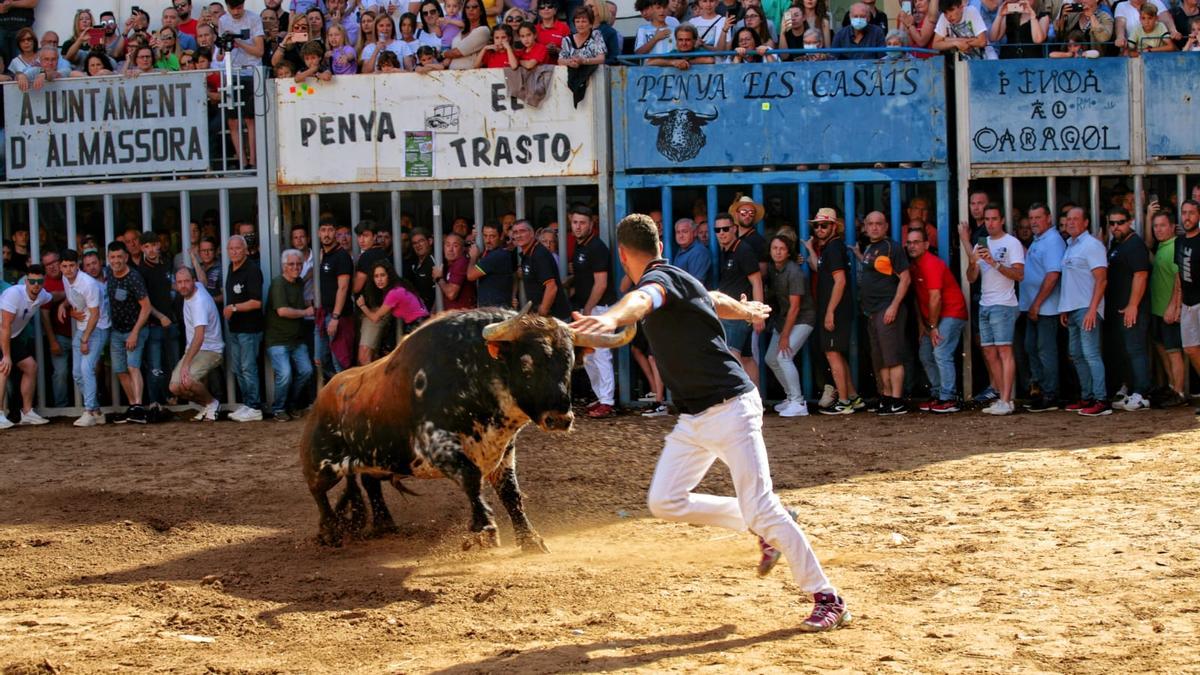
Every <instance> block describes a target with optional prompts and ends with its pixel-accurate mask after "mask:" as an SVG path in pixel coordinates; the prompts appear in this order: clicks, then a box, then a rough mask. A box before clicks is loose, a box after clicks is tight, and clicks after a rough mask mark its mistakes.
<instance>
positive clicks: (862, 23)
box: [850, 16, 867, 30]
mask: <svg viewBox="0 0 1200 675" xmlns="http://www.w3.org/2000/svg"><path fill="white" fill-rule="evenodd" d="M850 26H851V27H853V28H854V30H862V29H864V28H866V27H867V20H866V19H864V18H862V17H861V16H855V17H852V18H851V19H850Z"/></svg>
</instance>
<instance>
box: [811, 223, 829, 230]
mask: <svg viewBox="0 0 1200 675" xmlns="http://www.w3.org/2000/svg"><path fill="white" fill-rule="evenodd" d="M831 227H833V223H813V229H814V230H828V229H829V228H831Z"/></svg>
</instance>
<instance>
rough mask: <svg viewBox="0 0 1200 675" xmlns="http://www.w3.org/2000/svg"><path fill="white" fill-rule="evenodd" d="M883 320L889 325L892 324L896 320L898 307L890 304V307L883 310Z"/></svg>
mask: <svg viewBox="0 0 1200 675" xmlns="http://www.w3.org/2000/svg"><path fill="white" fill-rule="evenodd" d="M883 322H884V323H885V324H887V325H889V326H890V325H892V324H893V323H895V322H896V308H895V307H894V306H892V305H888V308H887V309H885V310H883Z"/></svg>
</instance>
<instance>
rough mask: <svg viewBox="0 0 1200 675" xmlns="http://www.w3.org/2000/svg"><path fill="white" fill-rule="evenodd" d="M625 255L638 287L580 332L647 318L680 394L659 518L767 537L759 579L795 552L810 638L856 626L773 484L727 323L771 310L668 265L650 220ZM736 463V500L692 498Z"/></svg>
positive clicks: (661, 475) (655, 491)
mask: <svg viewBox="0 0 1200 675" xmlns="http://www.w3.org/2000/svg"><path fill="white" fill-rule="evenodd" d="M617 253H618V256H619V257H620V260H621V266H622V267H624V268H625V271H626V273H627V274H628V275H629V277H630V279H631V280H632V281H633V283H634V290H633V291H632V292H630V293H629V294H627V295H626V296H625V297H624V298H623V299H622V300H621V301H620V302H618V303H617V304H616V305H614V306H613V307H612V308H610V309H609V310H608V311H607V312H604V313H603V314H598V315H596V316H588V317H585V316H583V315H581V314H579V313H576V314H575V315H574V318H575V322H574V323H572V324H571V327H572V328H573V329H575V330H577V331H580V332H584V333H596V334H602V333H610V332H612V331H614V330H616V328H617V327H619V326H628V325H630V324H632V323H634V322H636V321H639V320H640V321H642V325H643V328H644V329H645V331H646V337H647V339H648V340H649V341H650V347H651V350H652V351H654V353H655V354H662V356H660V357H659V362H658V365H659V370H660V372H661V373H662V377H663V380H664V381H665V382H666V383H667V386H668V387H669V388H670V390H671V391H672V392H673V393H674V394H675V403H676V404H677V405H678V407H679V411H680V413H681V414H680V416H679V421H678V423H677V424H676V425H675V429H674V430H673V431H672V432H671V433H670V434H669V435H668V436H667V440H666V446H665V447H664V448H663V453H662V456H661V457H660V458H659V460H658V467H657V468H656V469H655V471H654V479H653V480H652V481H651V483H650V494H649V498H648V502H649V506H650V512H651V513H653V514H654V515H655V516H656V517H658V518H663V519H665V520H677V521H683V522H689V523H695V524H700V525H715V526H718V527H725V528H728V529H731V530H736V531H739V532H743V531H746V530H747V529H749V530H750V531H752V532H755V533H757V534H758V535H759V545H760V546H761V548H762V553H763V556H762V561H761V562H760V563H759V566H758V571H759V574H760V575H765V574H766V573H767V572H769V571H770V570H771V568H772V567H774V566H775V563H776V562H778V561H779V558H780V556H782V555H786V556H787V559H788V563H789V564H790V565H791V568H792V576H793V577H794V578H795V580H796V584H797V585H798V586H800V588H801V590H802V591H804V592H805V593H812V594H813V596H814V600H815V602H816V605H815V607H814V608H813V611H812V614H811V615H810V616H809V617H808V618H807V619H805V620H804V622H803V623H802V624H800V629H801V630H803V631H805V632H818V631H826V630H832V629H834V628H837V627H839V626H842V625H845V624H847V623H849V622H850V612H849V611H848V610H847V609H846V603H845V601H843V600H842V598H841V597H839V596H838V594H837V591H836V589H834V587H833V585H832V584H831V583H829V579H828V578H826V576H825V573H824V572H823V571H822V570H821V564H820V563H819V562H818V561H817V557H816V555H815V554H814V553H813V550H812V547H811V546H809V543H808V539H807V538H806V537H805V536H804V532H803V531H802V530H801V529H800V526H799V525H797V524H796V522H795V520H794V519H793V518H792V517H791V516H790V515H789V513H788V512H787V511H786V510H785V509H784V507H783V504H781V503H780V501H779V497H778V496H777V495H776V494H775V493H774V490H773V488H772V485H771V472H770V468H769V467H768V466H767V449H766V445H765V444H764V443H763V437H762V414H763V409H762V401H761V400H760V399H759V396H758V391H757V390H756V389H755V387H754V385H753V384H752V383H751V382H750V378H749V377H748V376H747V375H746V371H745V370H743V369H742V366H741V364H740V363H739V362H738V359H737V358H735V357H734V356H733V355H732V354H731V353H730V352H729V348H728V346H727V345H726V344H725V333H724V331H723V330H722V328H721V323H720V321H719V319H732V320H740V321H747V322H754V321H762V320H764V319H765V318H766V317H767V315H768V314H769V313H770V309H769V308H768V307H767V306H766V305H763V304H762V303H759V302H748V301H747V300H746V299H745V297H743V298H742V299H741V300H740V301H739V300H735V299H733V298H731V297H729V296H728V295H725V294H723V293H720V292H719V291H712V292H709V291H706V290H705V289H704V285H703V284H701V283H700V282H699V281H697V280H696V279H694V278H692V277H691V276H690V275H688V274H687V273H686V272H684V271H683V270H681V269H679V268H678V267H675V266H673V265H669V264H667V262H666V261H664V260H663V259H662V242H660V241H659V238H658V229H657V227H655V225H654V221H652V220H651V219H650V218H649V217H648V216H644V215H641V214H633V215H630V216H626V217H625V219H624V220H622V221H621V223H620V224H619V225H618V226H617ZM718 459H719V460H721V461H722V462H724V463H725V464H726V465H727V466H728V467H729V472H730V474H731V475H732V476H733V485H734V490H735V492H736V493H737V497H736V498H735V497H717V496H714V495H705V494H696V493H693V492H692V489H694V488H695V487H696V486H697V485H698V484H699V483H700V481H701V480H702V479H703V478H704V475H705V474H706V473H708V469H709V467H711V466H712V464H713V462H714V461H715V460H718Z"/></svg>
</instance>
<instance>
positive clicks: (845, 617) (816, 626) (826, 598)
mask: <svg viewBox="0 0 1200 675" xmlns="http://www.w3.org/2000/svg"><path fill="white" fill-rule="evenodd" d="M813 600H814V601H815V603H816V604H815V605H814V606H813V611H812V614H809V615H808V618H807V619H805V620H804V621H803V622H802V623H801V624H800V630H802V631H804V632H805V633H820V632H823V631H827V630H833V629H834V628H838V627H840V626H845V625H848V624H849V623H850V620H851V618H852V617H851V616H850V610H848V609H846V601H845V600H842V599H841V598H839V597H838V596H836V595H834V594H832V593H817V594H816V595H814V596H813Z"/></svg>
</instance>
